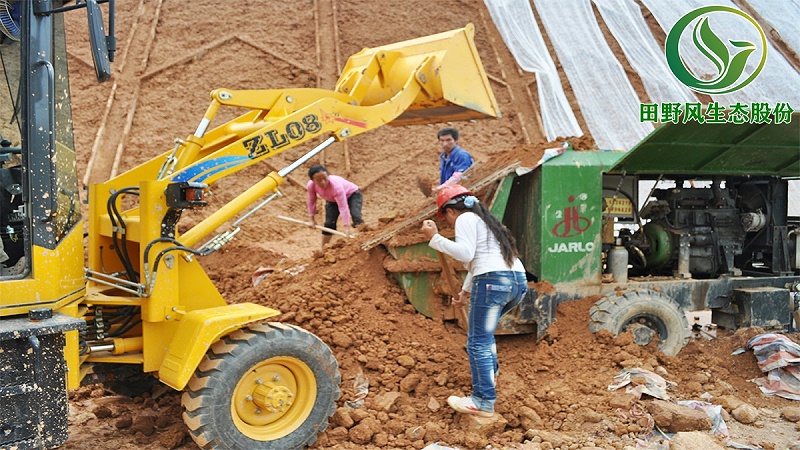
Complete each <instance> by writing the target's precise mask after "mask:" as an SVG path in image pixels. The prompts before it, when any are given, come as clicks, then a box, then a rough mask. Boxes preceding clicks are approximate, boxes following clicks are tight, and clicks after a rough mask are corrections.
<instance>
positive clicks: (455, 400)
mask: <svg viewBox="0 0 800 450" xmlns="http://www.w3.org/2000/svg"><path fill="white" fill-rule="evenodd" d="M447 404H448V405H450V407H451V408H453V409H455V410H456V411H458V412H460V413H464V414H475V415H476V416H479V417H492V416H493V415H494V413H492V412H489V411H483V410H481V409H478V407H477V406H475V402H473V401H472V397H458V396H455V395H451V396H450V397H448V398H447Z"/></svg>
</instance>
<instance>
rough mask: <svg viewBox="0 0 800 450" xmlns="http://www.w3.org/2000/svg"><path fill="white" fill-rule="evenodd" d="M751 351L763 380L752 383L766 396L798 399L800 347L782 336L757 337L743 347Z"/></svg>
mask: <svg viewBox="0 0 800 450" xmlns="http://www.w3.org/2000/svg"><path fill="white" fill-rule="evenodd" d="M745 348H747V349H748V350H753V355H755V357H756V361H757V362H758V367H759V368H760V369H761V371H762V372H766V373H767V376H766V378H759V379H756V380H754V381H755V383H756V384H757V385H758V387H759V388H760V389H761V392H763V393H765V394H767V395H777V396H780V397H784V398H788V399H792V400H800V345H798V344H796V343H794V342H793V341H792V340H790V339H789V338H787V337H786V336H784V335H782V334H774V333H770V334H759V335H758V336H754V337H753V338H751V339H750V340H749V341H747V345H746V346H745Z"/></svg>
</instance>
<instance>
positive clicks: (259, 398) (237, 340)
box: [181, 323, 341, 450]
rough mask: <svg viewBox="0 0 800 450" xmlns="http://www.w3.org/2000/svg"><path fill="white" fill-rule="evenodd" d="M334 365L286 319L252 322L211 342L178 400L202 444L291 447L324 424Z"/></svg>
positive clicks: (331, 405) (270, 449) (335, 379)
mask: <svg viewBox="0 0 800 450" xmlns="http://www.w3.org/2000/svg"><path fill="white" fill-rule="evenodd" d="M340 381H341V377H340V375H339V367H338V364H337V362H336V359H335V358H334V356H333V353H331V350H330V349H329V348H328V346H327V345H325V343H324V342H322V341H321V340H320V339H319V338H318V337H316V336H314V335H313V334H311V333H309V332H308V331H305V330H303V329H302V328H298V327H295V326H291V325H286V324H280V323H269V324H259V325H252V326H250V327H248V328H244V329H242V330H238V331H236V332H233V333H231V334H230V335H228V336H226V337H225V338H223V339H221V340H219V341H217V342H216V343H215V344H214V345H212V346H211V348H210V349H209V350H208V352H207V353H206V356H205V358H203V361H202V362H201V363H200V365H199V366H198V367H197V370H196V371H195V373H194V376H193V377H192V379H191V380H190V381H189V383H188V384H187V386H186V389H185V392H184V394H183V398H182V399H181V403H182V404H183V408H184V413H183V420H184V422H186V425H187V426H188V427H189V433H190V434H191V436H192V439H194V441H195V442H196V443H197V444H198V445H199V446H200V447H201V448H204V449H210V448H214V449H257V450H286V449H299V448H304V447H305V446H307V445H311V444H313V443H314V442H315V441H316V440H317V434H318V433H319V432H321V431H323V430H324V429H325V428H326V427H327V426H328V418H329V417H330V416H331V415H333V413H334V411H335V410H336V400H337V399H338V398H339V382H340Z"/></svg>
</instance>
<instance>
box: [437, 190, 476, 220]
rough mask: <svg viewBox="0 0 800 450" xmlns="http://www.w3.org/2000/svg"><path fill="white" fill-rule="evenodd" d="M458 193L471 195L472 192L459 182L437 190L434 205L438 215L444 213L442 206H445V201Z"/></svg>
mask: <svg viewBox="0 0 800 450" xmlns="http://www.w3.org/2000/svg"><path fill="white" fill-rule="evenodd" d="M459 195H472V192H470V190H469V189H467V188H465V187H464V186H461V185H460V184H454V185H452V186H447V187H445V188H442V189H441V190H440V191H439V193H438V194H437V195H436V206H437V212H438V213H439V216H443V215H444V211H442V207H443V206H445V204H447V202H449V201H450V200H452V199H454V198H456V197H458V196H459Z"/></svg>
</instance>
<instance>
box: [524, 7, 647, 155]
mask: <svg viewBox="0 0 800 450" xmlns="http://www.w3.org/2000/svg"><path fill="white" fill-rule="evenodd" d="M534 4H535V6H536V10H537V11H538V12H539V17H540V18H541V21H542V23H543V25H544V28H545V31H546V32H547V35H548V37H549V38H550V41H551V42H552V43H553V47H554V48H555V51H556V54H557V55H558V59H559V61H560V62H561V65H562V67H563V68H564V71H565V73H566V75H567V78H568V79H569V82H570V84H571V85H572V90H573V91H574V92H575V97H576V98H577V99H578V105H579V106H580V108H581V112H582V113H583V117H584V119H585V120H586V124H587V126H588V127H589V131H590V132H591V133H592V136H593V137H594V140H595V142H596V143H597V145H598V146H599V147H600V148H602V149H612V150H628V149H630V148H632V147H633V146H634V145H636V144H637V143H638V142H639V141H640V140H641V139H642V138H644V137H645V136H646V135H647V134H648V133H650V132H651V131H652V130H653V125H652V124H650V123H647V122H644V123H642V122H641V121H640V120H639V105H640V103H641V102H640V99H639V97H638V96H637V95H636V92H635V91H634V90H633V86H631V83H630V81H629V80H628V77H627V76H626V75H625V71H624V70H623V69H622V65H621V64H620V63H619V61H617V59H616V58H615V57H614V54H613V53H612V52H611V49H610V48H609V47H608V44H607V43H606V40H605V37H604V36H603V34H602V32H601V31H600V27H599V25H598V24H597V21H596V19H595V16H594V12H593V11H592V5H591V3H590V0H534Z"/></svg>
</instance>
